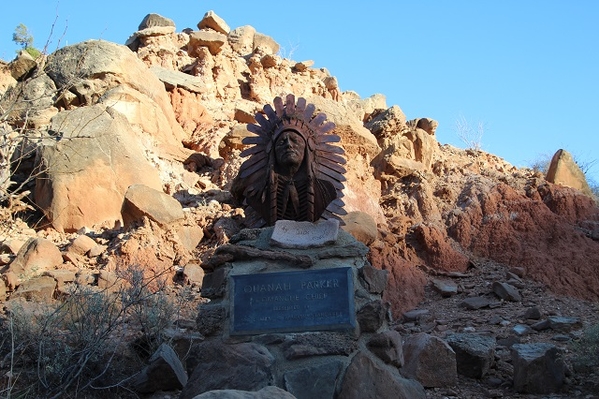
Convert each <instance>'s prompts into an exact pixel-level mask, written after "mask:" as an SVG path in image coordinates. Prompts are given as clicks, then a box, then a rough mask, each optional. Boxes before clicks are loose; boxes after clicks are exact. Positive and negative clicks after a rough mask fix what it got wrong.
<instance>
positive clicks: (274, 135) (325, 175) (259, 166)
mask: <svg viewBox="0 0 599 399" xmlns="http://www.w3.org/2000/svg"><path fill="white" fill-rule="evenodd" d="M274 105H275V108H274V109H273V108H272V107H271V106H270V104H267V105H265V106H264V114H262V113H258V114H257V115H256V121H257V122H258V124H249V125H248V130H249V131H250V132H252V133H255V134H256V136H252V137H246V138H245V139H244V140H243V143H244V144H253V146H252V147H249V148H248V149H246V150H244V151H243V152H242V153H241V156H242V157H247V156H249V158H248V159H247V160H246V161H245V162H244V163H243V164H242V165H241V168H240V169H239V174H238V175H237V177H236V178H235V180H234V181H233V186H232V188H231V192H232V194H233V196H234V197H235V199H237V200H238V201H240V202H241V203H243V206H244V208H245V211H246V224H248V225H250V226H253V227H261V226H264V225H269V226H271V225H274V224H275V222H276V221H277V220H283V219H285V220H296V221H309V222H315V221H317V220H318V219H320V218H324V219H330V218H338V217H339V216H340V215H344V214H345V211H344V209H343V206H344V203H343V201H342V200H341V197H342V196H343V193H342V190H343V182H344V181H345V177H344V176H343V175H344V173H345V168H344V167H343V166H342V165H343V164H345V158H344V154H345V152H344V151H343V149H342V148H341V147H338V146H336V145H334V144H331V143H335V142H338V141H339V140H340V139H339V136H337V135H335V134H331V133H329V132H330V131H331V130H333V129H334V128H335V124H334V123H332V122H327V121H326V115H324V114H322V113H320V114H317V115H316V116H314V115H313V114H314V111H315V107H314V105H313V104H306V100H305V99H304V98H299V99H298V101H297V104H296V103H295V96H294V95H293V94H289V95H288V96H287V98H286V99H285V103H283V99H281V97H277V98H275V99H274Z"/></svg>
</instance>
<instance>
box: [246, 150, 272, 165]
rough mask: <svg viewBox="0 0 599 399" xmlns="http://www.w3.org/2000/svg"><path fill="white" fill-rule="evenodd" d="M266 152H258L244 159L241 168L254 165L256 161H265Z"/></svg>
mask: <svg viewBox="0 0 599 399" xmlns="http://www.w3.org/2000/svg"><path fill="white" fill-rule="evenodd" d="M267 156H268V154H266V153H265V152H259V153H257V154H254V156H252V157H250V158H248V159H246V160H245V161H244V162H243V163H242V164H241V168H249V167H250V166H252V165H254V164H255V163H257V162H262V161H264V162H266V158H267Z"/></svg>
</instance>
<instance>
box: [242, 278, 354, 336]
mask: <svg viewBox="0 0 599 399" xmlns="http://www.w3.org/2000/svg"><path fill="white" fill-rule="evenodd" d="M353 281H354V280H353V271H352V268H351V267H336V268H332V269H321V270H306V271H292V272H277V273H254V274H242V275H233V276H231V283H232V287H233V288H232V300H231V320H230V334H231V335H249V334H261V333H266V332H303V331H319V330H350V329H354V328H355V327H356V315H355V311H354V297H353V296H354V287H353V286H354V284H353Z"/></svg>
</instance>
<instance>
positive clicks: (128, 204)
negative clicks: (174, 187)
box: [122, 184, 184, 226]
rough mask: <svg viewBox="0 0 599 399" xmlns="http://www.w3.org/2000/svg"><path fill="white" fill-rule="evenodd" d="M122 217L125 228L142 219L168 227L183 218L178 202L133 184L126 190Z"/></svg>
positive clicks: (155, 191)
mask: <svg viewBox="0 0 599 399" xmlns="http://www.w3.org/2000/svg"><path fill="white" fill-rule="evenodd" d="M122 215H123V222H124V223H125V226H129V225H131V224H133V223H135V222H140V221H141V219H142V218H143V217H148V218H150V219H152V220H154V221H155V222H157V223H158V224H159V225H161V226H168V225H169V224H171V223H174V222H176V221H179V220H182V219H183V217H184V215H183V208H182V207H181V204H180V203H179V201H177V200H176V199H174V198H173V197H171V196H170V195H168V194H165V193H164V192H162V191H161V190H156V189H153V188H151V187H148V186H145V185H143V184H133V185H131V186H130V187H129V188H128V189H127V192H126V193H125V201H124V202H123V209H122Z"/></svg>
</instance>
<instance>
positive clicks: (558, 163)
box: [546, 149, 592, 196]
mask: <svg viewBox="0 0 599 399" xmlns="http://www.w3.org/2000/svg"><path fill="white" fill-rule="evenodd" d="M546 179H547V181H548V182H551V183H555V184H561V185H563V186H567V187H572V188H576V189H578V190H580V191H582V192H583V193H585V194H587V195H589V196H592V192H591V189H590V187H589V184H588V183H587V179H586V177H585V176H584V173H583V172H582V170H581V169H580V167H579V166H578V165H577V164H576V162H575V161H574V159H573V158H572V155H570V153H569V152H568V151H566V150H561V149H560V150H558V151H557V152H556V153H555V154H554V155H553V158H551V163H550V164H549V170H548V171H547V177H546Z"/></svg>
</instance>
